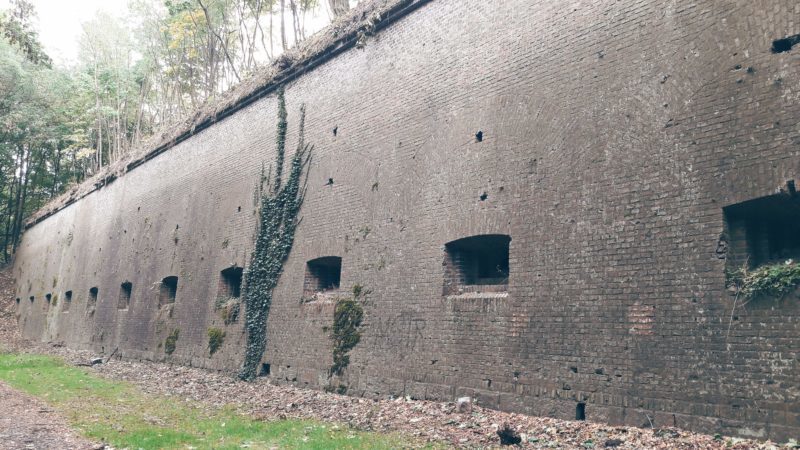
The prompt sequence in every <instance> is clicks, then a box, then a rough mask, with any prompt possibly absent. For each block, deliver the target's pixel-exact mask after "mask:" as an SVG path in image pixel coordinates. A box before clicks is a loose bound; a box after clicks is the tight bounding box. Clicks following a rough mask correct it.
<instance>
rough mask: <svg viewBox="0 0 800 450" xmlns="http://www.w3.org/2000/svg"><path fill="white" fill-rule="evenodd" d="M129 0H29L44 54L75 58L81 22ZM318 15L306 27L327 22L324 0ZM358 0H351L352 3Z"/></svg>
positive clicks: (119, 12) (122, 9) (59, 60)
mask: <svg viewBox="0 0 800 450" xmlns="http://www.w3.org/2000/svg"><path fill="white" fill-rule="evenodd" d="M128 1H129V0H31V3H33V6H34V7H35V8H36V13H37V15H38V21H37V22H38V24H37V27H36V29H37V30H38V32H39V39H40V40H41V42H42V45H43V46H44V48H45V51H46V52H47V54H48V55H49V56H50V57H51V58H53V60H54V61H55V63H56V64H58V65H69V64H71V63H74V62H75V61H76V60H77V56H78V39H79V38H80V36H81V33H83V29H82V28H81V24H82V23H84V22H87V21H89V20H91V19H92V18H93V17H94V16H95V13H96V12H97V11H98V10H103V11H105V12H107V13H109V14H111V15H112V16H115V17H120V18H123V17H125V16H126V15H127V11H128ZM321 3H322V4H323V5H325V7H323V8H322V10H321V11H319V13H318V14H319V15H316V16H315V15H311V16H310V17H307V18H306V30H308V31H310V32H312V33H313V32H314V31H316V30H318V29H320V28H321V27H323V26H324V25H326V24H327V23H328V20H329V17H330V16H329V12H328V11H327V5H326V4H327V2H321ZM357 3H358V2H357V1H355V0H350V4H351V6H355V4H357ZM8 7H9V1H8V0H0V9H8Z"/></svg>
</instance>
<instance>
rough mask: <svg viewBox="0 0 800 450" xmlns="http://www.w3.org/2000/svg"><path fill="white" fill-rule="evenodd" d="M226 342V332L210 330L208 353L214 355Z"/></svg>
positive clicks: (216, 329) (217, 329) (215, 329)
mask: <svg viewBox="0 0 800 450" xmlns="http://www.w3.org/2000/svg"><path fill="white" fill-rule="evenodd" d="M223 342H225V332H224V331H222V330H221V329H219V328H209V329H208V352H209V353H210V354H212V355H213V354H214V353H216V352H217V350H219V348H220V347H221V346H222V343H223Z"/></svg>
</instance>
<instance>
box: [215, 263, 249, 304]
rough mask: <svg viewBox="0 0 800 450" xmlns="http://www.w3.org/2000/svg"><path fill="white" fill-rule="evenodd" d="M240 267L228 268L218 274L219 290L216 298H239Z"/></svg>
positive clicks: (241, 272) (240, 291) (240, 290)
mask: <svg viewBox="0 0 800 450" xmlns="http://www.w3.org/2000/svg"><path fill="white" fill-rule="evenodd" d="M243 272H244V271H243V270H242V268H241V267H235V266H234V267H229V268H227V269H225V270H223V271H222V272H220V274H219V289H218V293H217V296H218V297H223V298H226V297H227V298H239V297H240V296H241V294H242V274H243Z"/></svg>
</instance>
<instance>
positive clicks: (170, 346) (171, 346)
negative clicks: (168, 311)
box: [164, 328, 181, 355]
mask: <svg viewBox="0 0 800 450" xmlns="http://www.w3.org/2000/svg"><path fill="white" fill-rule="evenodd" d="M180 334H181V330H179V329H177V328H175V329H174V330H172V332H171V333H170V334H169V336H167V338H166V339H165V340H164V353H166V354H168V355H171V354H172V353H173V352H175V344H177V342H178V336H180Z"/></svg>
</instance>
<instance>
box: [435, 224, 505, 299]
mask: <svg viewBox="0 0 800 450" xmlns="http://www.w3.org/2000/svg"><path fill="white" fill-rule="evenodd" d="M510 242H511V237H509V236H507V235H503V234H488V235H480V236H472V237H467V238H463V239H459V240H456V241H452V242H449V243H447V244H445V262H444V266H445V281H444V294H445V295H458V294H463V293H468V292H506V291H508V277H509V272H510V267H509V262H508V259H509V243H510Z"/></svg>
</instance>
